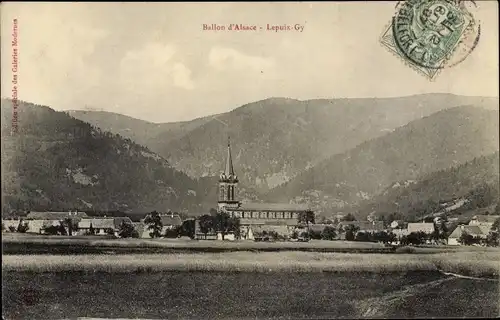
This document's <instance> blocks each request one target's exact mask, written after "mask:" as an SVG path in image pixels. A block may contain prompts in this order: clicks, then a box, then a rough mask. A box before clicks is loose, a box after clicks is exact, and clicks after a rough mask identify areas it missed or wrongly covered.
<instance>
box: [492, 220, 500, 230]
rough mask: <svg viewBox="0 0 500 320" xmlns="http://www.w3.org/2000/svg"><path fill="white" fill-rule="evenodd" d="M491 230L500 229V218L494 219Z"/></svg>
mask: <svg viewBox="0 0 500 320" xmlns="http://www.w3.org/2000/svg"><path fill="white" fill-rule="evenodd" d="M491 230H495V231H500V219H496V220H495V221H493V224H492V225H491Z"/></svg>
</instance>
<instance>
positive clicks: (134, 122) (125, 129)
mask: <svg viewBox="0 0 500 320" xmlns="http://www.w3.org/2000/svg"><path fill="white" fill-rule="evenodd" d="M68 114H69V115H70V116H72V117H73V118H76V119H79V120H82V121H85V122H88V123H90V124H91V125H93V126H96V127H98V128H100V129H101V130H102V131H109V132H112V133H115V134H119V135H121V136H122V137H125V138H129V139H131V140H132V141H134V142H136V143H138V144H140V145H143V146H147V147H148V148H149V149H151V150H153V151H154V150H157V149H160V148H162V147H164V145H166V144H167V143H168V142H170V141H171V140H175V139H179V138H180V137H182V136H183V135H184V134H186V133H188V132H189V131H191V130H193V129H195V128H197V127H199V126H200V125H202V124H204V123H206V122H208V121H210V120H211V119H212V118H213V117H214V116H209V117H204V118H198V119H194V120H191V121H183V122H171V123H152V122H148V121H144V120H139V119H135V118H132V117H128V116H125V115H122V114H118V113H113V112H107V111H81V110H71V111H68Z"/></svg>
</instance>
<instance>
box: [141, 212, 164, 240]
mask: <svg viewBox="0 0 500 320" xmlns="http://www.w3.org/2000/svg"><path fill="white" fill-rule="evenodd" d="M144 224H146V225H147V229H148V230H151V232H150V233H149V236H150V237H151V238H159V237H161V231H162V229H163V223H162V222H161V217H160V214H159V213H158V212H156V211H153V212H151V213H150V214H149V215H147V216H146V218H145V219H144Z"/></svg>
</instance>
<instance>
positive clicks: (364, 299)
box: [2, 272, 499, 319]
mask: <svg viewBox="0 0 500 320" xmlns="http://www.w3.org/2000/svg"><path fill="white" fill-rule="evenodd" d="M2 286H3V292H4V300H3V308H4V316H5V319H68V318H71V319H75V318H77V317H101V318H115V319H116V318H128V319H132V318H135V319H137V318H142V319H310V318H315V319H332V318H367V317H378V318H380V317H385V318H397V317H399V318H408V317H421V318H425V317H457V318H461V317H495V316H498V315H499V309H498V282H491V281H480V280H471V279H460V278H455V277H447V276H443V275H441V274H439V273H436V272H410V273H406V272H405V273H375V274H373V273H337V274H331V273H283V272H266V273H264V272H256V273H253V272H252V273H243V272H159V273H142V274H133V273H109V272H95V273H94V272H92V273H85V272H50V273H31V272H5V273H4V275H3V285H2Z"/></svg>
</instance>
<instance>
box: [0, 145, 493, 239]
mask: <svg viewBox="0 0 500 320" xmlns="http://www.w3.org/2000/svg"><path fill="white" fill-rule="evenodd" d="M238 183H239V180H238V176H237V175H236V174H235V170H234V166H233V160H232V154H231V145H230V141H229V138H228V145H227V155H226V158H225V167H224V171H223V172H222V173H221V174H220V176H219V181H218V190H219V193H218V201H217V209H215V208H212V209H211V210H210V213H209V214H192V215H191V216H189V215H186V214H184V215H183V216H181V214H179V213H177V212H172V211H170V210H168V211H167V212H157V211H153V212H151V213H149V214H144V215H142V217H141V216H139V217H140V218H139V219H137V218H136V217H137V215H135V216H134V220H136V221H133V220H132V219H131V218H130V216H127V215H126V214H122V215H116V214H114V215H113V216H109V217H108V216H106V215H98V216H95V215H89V214H87V213H86V212H82V211H78V210H73V211H68V212H26V213H25V216H24V217H15V216H14V217H11V218H9V219H4V220H2V232H10V233H26V234H39V235H63V236H72V237H73V236H83V237H85V236H107V237H111V238H142V239H151V238H154V239H180V238H184V239H190V240H220V241H222V240H223V241H300V242H304V241H310V240H329V241H336V240H341V241H358V242H378V243H383V244H385V245H390V246H407V245H452V246H458V245H476V246H492V247H498V246H499V241H500V237H499V230H500V228H499V223H500V215H494V214H490V212H489V211H484V210H481V211H479V212H481V213H484V214H477V215H474V216H472V217H471V218H470V219H467V218H465V219H464V218H462V219H458V218H457V217H453V218H452V217H451V215H450V212H452V211H453V209H456V208H458V207H460V205H463V204H464V202H463V201H462V202H460V203H452V204H451V206H449V207H448V208H446V209H445V210H442V211H440V212H437V213H435V214H430V215H427V216H425V217H423V218H422V221H421V222H410V221H405V220H404V219H398V218H401V217H402V215H400V214H397V213H396V214H390V215H388V218H385V217H382V216H376V215H373V214H370V215H368V217H367V218H366V221H358V220H357V218H356V217H355V215H354V214H352V213H348V214H345V215H344V214H334V215H331V216H330V218H326V217H324V216H321V218H319V219H316V216H315V213H314V212H313V210H312V209H311V208H310V207H309V206H307V205H304V204H293V203H243V202H242V201H240V200H238V199H237V186H238ZM492 211H493V210H492ZM497 211H498V205H497V207H496V208H495V210H494V212H497ZM448 216H449V218H448ZM317 220H318V221H317Z"/></svg>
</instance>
